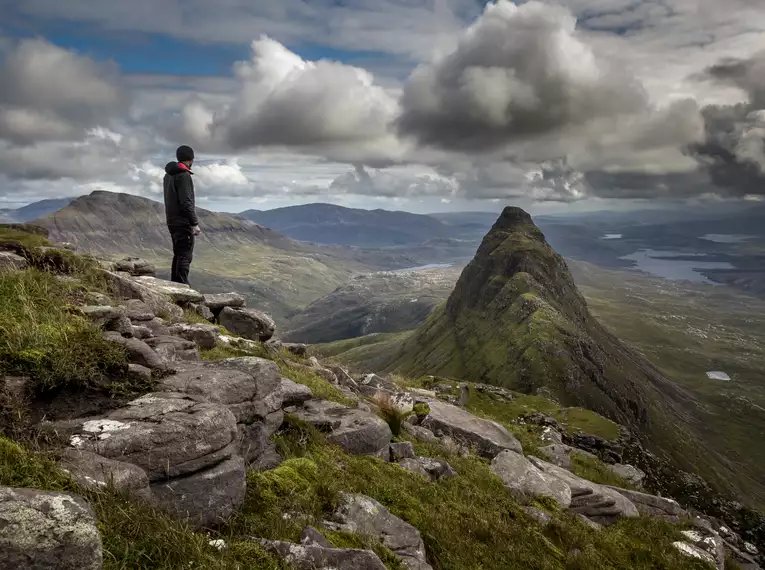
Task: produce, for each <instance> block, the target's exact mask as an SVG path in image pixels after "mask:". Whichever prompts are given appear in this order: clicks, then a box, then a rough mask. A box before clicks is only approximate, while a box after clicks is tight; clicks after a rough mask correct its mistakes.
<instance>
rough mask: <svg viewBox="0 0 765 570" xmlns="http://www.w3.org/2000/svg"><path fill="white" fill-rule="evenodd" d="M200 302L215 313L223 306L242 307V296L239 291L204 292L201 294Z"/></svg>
mask: <svg viewBox="0 0 765 570" xmlns="http://www.w3.org/2000/svg"><path fill="white" fill-rule="evenodd" d="M202 303H203V304H204V306H206V307H207V308H208V309H210V310H211V311H212V312H213V314H215V315H217V314H219V313H220V312H221V311H222V310H223V309H224V307H234V308H237V307H244V297H243V296H242V295H240V294H239V293H216V294H206V295H202Z"/></svg>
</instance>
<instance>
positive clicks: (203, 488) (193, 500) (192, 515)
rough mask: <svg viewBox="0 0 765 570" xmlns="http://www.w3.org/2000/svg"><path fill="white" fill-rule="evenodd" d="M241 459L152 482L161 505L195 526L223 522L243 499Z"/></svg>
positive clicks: (243, 483)
mask: <svg viewBox="0 0 765 570" xmlns="http://www.w3.org/2000/svg"><path fill="white" fill-rule="evenodd" d="M246 486H247V484H246V477H245V467H244V459H242V458H241V457H239V456H238V455H236V456H233V457H231V458H230V459H227V460H226V461H223V462H221V463H219V464H217V465H215V466H214V467H212V468H211V469H207V470H205V471H202V472H197V473H192V474H191V475H187V476H185V477H176V478H174V479H170V480H168V481H158V482H155V483H153V484H152V486H151V490H152V492H153V494H154V497H155V498H156V500H157V502H158V504H159V505H161V507H162V508H163V509H164V510H165V511H167V512H169V513H170V514H172V515H173V516H175V517H176V518H178V519H181V520H187V521H189V523H190V524H191V525H192V526H194V527H196V528H209V527H214V526H217V525H219V524H221V523H224V522H226V520H228V518H229V517H230V516H231V515H232V514H233V512H234V510H235V509H236V508H237V507H239V506H240V505H241V504H242V503H243V502H244V495H245V491H246Z"/></svg>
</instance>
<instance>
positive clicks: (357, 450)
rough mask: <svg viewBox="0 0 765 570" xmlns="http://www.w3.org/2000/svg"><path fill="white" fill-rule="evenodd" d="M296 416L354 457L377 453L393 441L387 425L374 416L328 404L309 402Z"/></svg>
mask: <svg viewBox="0 0 765 570" xmlns="http://www.w3.org/2000/svg"><path fill="white" fill-rule="evenodd" d="M295 416H296V417H297V418H298V419H300V420H302V421H304V422H306V423H309V424H311V425H313V426H314V427H316V428H317V429H318V430H320V431H323V432H325V433H327V439H328V441H330V442H331V443H334V444H336V445H339V446H340V447H342V448H343V450H345V451H346V452H347V453H351V454H353V455H371V454H374V453H377V452H378V451H379V450H381V449H383V448H384V447H386V446H387V445H388V444H389V443H390V440H391V438H392V437H393V434H392V433H391V431H390V427H388V424H387V423H385V422H384V421H383V420H382V419H380V418H379V417H377V416H376V415H374V414H373V413H371V412H367V411H364V410H359V409H352V408H348V407H346V406H343V405H341V404H336V403H334V402H328V401H326V400H308V401H307V402H306V403H305V406H304V407H303V408H302V409H298V410H297V411H296V412H295Z"/></svg>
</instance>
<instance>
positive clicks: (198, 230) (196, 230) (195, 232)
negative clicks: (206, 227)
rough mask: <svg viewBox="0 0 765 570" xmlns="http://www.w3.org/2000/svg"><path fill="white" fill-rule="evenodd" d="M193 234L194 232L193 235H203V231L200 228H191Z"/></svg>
mask: <svg viewBox="0 0 765 570" xmlns="http://www.w3.org/2000/svg"><path fill="white" fill-rule="evenodd" d="M191 232H192V233H193V234H194V235H195V236H198V235H199V234H201V233H202V230H200V229H199V226H194V227H193V228H191Z"/></svg>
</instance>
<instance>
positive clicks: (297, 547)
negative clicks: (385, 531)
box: [261, 540, 385, 570]
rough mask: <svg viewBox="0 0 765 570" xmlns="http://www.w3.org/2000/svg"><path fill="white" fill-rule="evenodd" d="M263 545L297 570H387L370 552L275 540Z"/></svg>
mask: <svg viewBox="0 0 765 570" xmlns="http://www.w3.org/2000/svg"><path fill="white" fill-rule="evenodd" d="M261 543H262V544H263V545H264V546H265V547H266V548H267V549H268V550H270V551H271V552H274V553H275V554H276V555H278V556H279V557H280V558H281V559H282V560H284V562H286V563H287V564H289V565H290V567H291V568H294V569H295V570H385V564H383V563H382V561H381V560H380V559H379V558H378V557H377V555H376V554H375V553H374V552H371V551H369V550H356V549H345V548H327V547H324V546H320V545H315V544H314V545H304V544H295V543H292V542H279V541H275V540H262V541H261Z"/></svg>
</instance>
